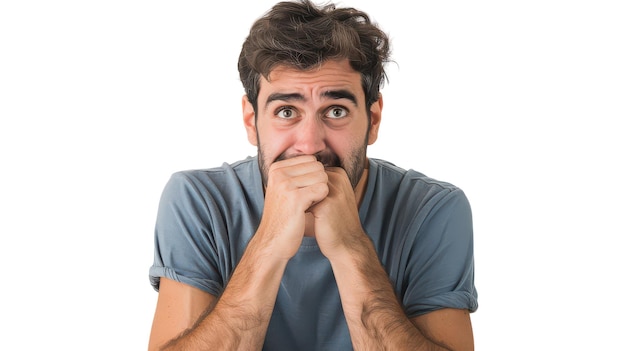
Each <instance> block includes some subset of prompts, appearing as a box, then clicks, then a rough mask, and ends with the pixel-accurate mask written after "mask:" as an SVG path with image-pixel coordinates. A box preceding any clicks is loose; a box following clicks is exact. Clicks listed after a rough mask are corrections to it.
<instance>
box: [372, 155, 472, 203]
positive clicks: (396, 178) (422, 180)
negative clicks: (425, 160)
mask: <svg viewBox="0 0 626 351" xmlns="http://www.w3.org/2000/svg"><path fill="white" fill-rule="evenodd" d="M370 172H372V173H373V174H372V178H371V179H373V180H375V181H376V184H378V185H380V186H395V187H397V188H398V191H408V190H412V191H417V192H419V193H424V194H425V195H426V194H431V195H434V194H437V193H439V194H446V193H453V192H462V191H461V189H460V188H459V187H457V186H456V185H454V184H452V183H450V182H446V181H442V180H439V179H435V178H431V177H428V176H426V175H425V174H423V173H421V172H418V171H416V170H414V169H405V168H402V167H399V166H396V165H395V164H393V163H391V162H389V161H386V160H381V159H370Z"/></svg>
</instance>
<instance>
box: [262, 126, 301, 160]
mask: <svg viewBox="0 0 626 351" xmlns="http://www.w3.org/2000/svg"><path fill="white" fill-rule="evenodd" d="M258 139H259V148H260V149H261V152H263V154H264V155H265V157H266V158H268V159H271V160H274V159H276V158H277V157H278V156H279V155H281V154H282V153H284V152H285V151H287V150H289V148H290V147H291V145H293V141H292V140H291V139H293V138H292V137H291V134H290V133H287V132H280V133H275V132H272V131H270V130H266V129H263V128H261V129H259V136H258Z"/></svg>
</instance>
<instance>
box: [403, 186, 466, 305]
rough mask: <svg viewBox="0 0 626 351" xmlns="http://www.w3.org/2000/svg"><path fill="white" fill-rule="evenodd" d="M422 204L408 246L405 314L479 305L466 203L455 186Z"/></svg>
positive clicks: (404, 300)
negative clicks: (424, 209)
mask: <svg viewBox="0 0 626 351" xmlns="http://www.w3.org/2000/svg"><path fill="white" fill-rule="evenodd" d="M444 191H446V192H447V194H446V195H445V196H443V197H440V198H437V199H436V201H435V203H433V204H429V206H427V208H428V209H429V210H428V214H427V215H426V217H425V218H424V220H423V221H421V222H420V223H419V228H414V229H415V230H417V237H416V240H415V241H414V242H413V246H412V247H411V253H410V255H409V257H410V258H409V261H408V265H407V268H406V269H407V270H406V275H407V277H409V278H408V282H407V285H406V290H405V293H404V296H403V304H404V306H405V308H406V310H407V311H406V312H407V314H408V315H409V317H415V316H417V315H421V314H424V313H428V312H431V311H434V310H437V309H441V308H458V309H467V310H469V311H470V312H474V311H476V309H477V308H478V301H477V291H476V288H475V286H474V253H473V251H474V247H473V225H472V213H471V208H470V204H469V202H468V200H467V198H466V196H465V194H464V193H463V192H462V191H461V190H460V189H458V188H453V189H452V190H449V189H446V190H444Z"/></svg>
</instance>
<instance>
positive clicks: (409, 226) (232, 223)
mask: <svg viewBox="0 0 626 351" xmlns="http://www.w3.org/2000/svg"><path fill="white" fill-rule="evenodd" d="M263 202H264V195H263V187H262V182H261V174H260V171H259V166H258V160H257V158H256V157H248V158H246V159H245V160H241V161H238V162H235V163H232V164H223V165H222V166H221V167H218V168H212V169H204V170H190V171H182V172H178V173H175V174H173V175H172V177H171V179H170V180H169V182H168V183H167V185H166V186H165V189H164V191H163V194H162V197H161V201H160V204H159V210H158V215H157V221H156V228H155V255H154V264H153V265H152V267H151V268H150V273H149V274H150V282H151V284H152V286H153V287H154V288H155V289H156V290H158V288H159V279H160V277H167V278H170V279H172V280H175V281H179V282H182V283H185V284H189V285H191V286H194V287H196V288H199V289H201V290H204V291H206V292H208V293H210V294H213V295H216V296H217V295H219V294H220V293H221V292H222V291H223V289H224V287H225V286H226V284H227V282H228V279H229V277H230V276H231V274H232V273H233V270H234V269H235V266H236V265H237V263H238V262H239V260H240V258H241V256H242V255H243V252H244V250H245V248H246V245H247V244H248V241H249V240H250V238H251V237H252V236H253V235H254V233H255V231H256V229H257V226H258V224H259V222H260V220H261V214H262V212H263ZM359 216H360V218H361V223H362V225H363V228H364V229H365V232H366V233H367V234H368V235H369V236H370V238H371V239H372V241H373V243H374V246H375V248H376V251H377V253H378V257H379V259H380V261H381V262H382V264H383V266H384V267H385V269H386V271H387V273H388V274H389V277H390V280H391V282H392V284H393V287H394V289H395V291H396V294H397V295H398V297H399V299H400V301H401V302H402V305H403V307H404V309H405V311H406V314H407V315H408V316H409V317H415V316H418V315H420V314H424V313H427V312H431V311H434V310H437V309H440V308H446V307H451V308H460V309H468V310H470V311H472V312H473V311H475V310H476V309H477V308H478V303H477V293H476V289H475V287H474V256H473V226H472V216H471V209H470V205H469V202H468V201H467V198H466V197H465V195H464V193H463V192H462V191H461V190H460V189H459V188H457V187H455V186H454V185H451V184H449V183H445V182H441V181H437V180H434V179H431V178H428V177H426V176H424V175H423V174H421V173H418V172H415V171H413V170H408V171H407V170H404V169H401V168H399V167H397V166H395V165H393V164H391V163H389V162H387V161H384V160H380V159H372V158H370V159H369V178H368V182H367V189H366V191H365V194H364V196H363V200H362V202H361V205H360V208H359ZM350 349H352V345H351V342H350V334H349V332H348V328H347V324H346V321H345V318H344V315H343V311H342V308H341V301H340V298H339V292H338V290H337V285H336V282H335V279H334V276H333V272H332V269H331V267H330V263H329V262H328V260H327V259H326V258H325V257H324V256H323V255H322V253H321V252H320V249H319V247H318V246H317V244H316V241H315V239H314V238H310V237H305V238H304V240H303V241H302V245H301V247H300V249H299V251H298V253H297V254H296V255H295V256H294V257H293V258H292V259H291V260H290V261H289V263H288V265H287V268H286V270H285V273H284V276H283V278H282V282H281V285H280V289H279V292H278V296H277V299H276V305H275V307H274V312H273V314H272V318H271V320H270V325H269V328H268V331H267V336H266V340H265V346H264V350H350Z"/></svg>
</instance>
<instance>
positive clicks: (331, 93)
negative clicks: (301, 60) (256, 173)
mask: <svg viewBox="0 0 626 351" xmlns="http://www.w3.org/2000/svg"><path fill="white" fill-rule="evenodd" d="M257 101H258V109H257V114H258V115H257V116H256V118H255V115H254V111H253V109H252V106H251V105H250V103H249V102H248V100H247V98H245V97H244V99H243V111H244V124H245V126H246V130H247V133H248V140H249V141H250V143H252V144H253V145H256V146H257V149H258V156H259V163H260V167H261V173H262V176H263V184H264V185H267V177H268V171H269V167H270V165H271V164H272V163H273V162H276V161H280V160H283V159H288V158H291V157H294V156H299V155H315V156H317V158H318V160H319V161H320V162H322V163H323V164H324V165H325V166H327V167H342V168H343V169H344V170H345V171H346V173H347V174H348V177H349V179H350V182H351V183H352V186H353V187H355V186H356V184H357V183H358V181H359V179H360V178H361V175H362V174H363V169H364V168H365V167H366V165H367V159H366V148H367V145H371V144H372V143H374V141H376V138H377V135H378V126H379V123H380V112H381V108H382V99H379V101H378V102H376V103H374V104H373V105H372V107H371V108H370V111H371V118H370V119H369V120H368V116H367V110H366V106H365V95H364V92H363V88H362V86H361V76H360V74H359V73H358V72H356V71H354V70H353V69H352V68H351V67H350V65H349V63H348V61H347V60H343V61H327V62H325V63H324V64H323V65H322V66H321V67H320V68H319V69H313V70H310V71H300V70H296V69H293V68H288V67H283V66H279V67H277V68H275V69H274V70H273V71H272V72H271V74H270V76H269V80H266V79H264V78H261V83H260V89H259V96H258V100H257Z"/></svg>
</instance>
